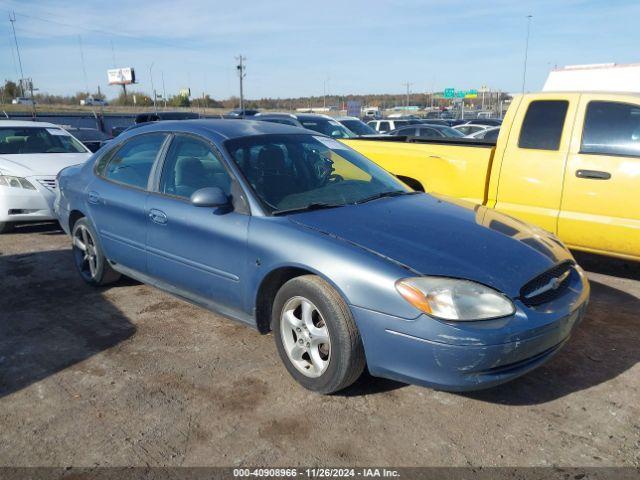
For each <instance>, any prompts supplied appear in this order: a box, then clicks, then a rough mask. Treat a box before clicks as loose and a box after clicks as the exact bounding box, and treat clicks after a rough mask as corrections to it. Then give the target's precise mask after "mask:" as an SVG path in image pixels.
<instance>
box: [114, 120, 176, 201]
mask: <svg viewBox="0 0 640 480" xmlns="http://www.w3.org/2000/svg"><path fill="white" fill-rule="evenodd" d="M166 138H167V135H166V134H164V133H153V134H149V135H140V136H138V137H135V138H132V139H131V140H129V141H128V142H126V143H125V144H124V145H123V146H122V147H121V148H120V150H118V151H117V152H116V153H115V154H114V155H113V156H112V157H111V158H110V159H109V163H108V164H107V166H106V169H104V172H103V176H104V177H105V178H107V179H109V180H111V181H113V182H117V183H122V184H124V185H129V186H131V187H135V188H140V189H146V188H147V183H148V181H149V173H150V172H151V168H152V167H153V163H154V162H155V161H156V157H157V156H158V153H159V152H160V148H162V144H163V143H164V141H165V139H166Z"/></svg>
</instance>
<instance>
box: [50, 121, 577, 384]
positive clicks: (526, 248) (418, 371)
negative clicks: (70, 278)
mask: <svg viewBox="0 0 640 480" xmlns="http://www.w3.org/2000/svg"><path fill="white" fill-rule="evenodd" d="M354 141H357V140H354ZM359 141H361V142H365V140H359ZM58 181H59V185H60V187H59V195H58V196H57V197H56V213H57V214H58V218H59V221H60V224H61V225H62V227H63V228H64V230H65V232H67V233H68V234H70V237H71V238H70V240H71V247H72V254H73V259H74V263H75V266H76V268H77V270H78V273H79V275H80V277H81V278H82V279H83V280H84V281H85V282H86V283H88V284H90V285H92V286H96V287H98V286H101V285H106V284H109V283H113V282H115V281H116V280H117V279H118V277H120V275H125V276H128V277H132V278H134V279H137V280H139V281H142V282H145V283H148V284H151V285H154V286H156V287H159V288H160V289H163V290H165V291H167V292H170V293H172V294H174V295H176V296H178V297H180V298H184V299H187V300H189V301H190V302H192V303H195V304H197V305H200V306H203V307H205V308H208V309H210V310H213V311H215V312H217V313H220V314H222V315H225V316H227V317H230V318H233V319H235V320H237V321H239V322H241V323H244V324H246V325H249V326H252V327H254V328H256V329H257V330H258V331H259V332H261V333H268V332H269V331H270V330H273V338H274V340H275V344H276V348H277V351H278V354H279V356H280V358H281V360H282V362H283V364H284V366H285V368H286V369H287V370H288V371H289V373H290V375H291V376H292V377H293V378H294V379H295V380H296V381H297V382H299V383H300V384H301V385H302V386H303V387H305V388H307V389H309V390H312V391H314V392H318V393H323V394H328V393H333V392H337V391H340V390H342V389H344V388H346V387H348V386H349V385H351V384H353V383H354V382H355V381H356V380H357V379H358V377H359V376H360V375H361V374H362V372H363V371H364V370H365V368H367V369H368V371H369V373H371V374H372V375H373V376H379V377H386V378H392V379H395V380H399V381H402V382H409V383H417V384H420V385H426V386H432V387H435V388H438V389H442V390H456V391H458V390H476V389H481V388H487V387H490V386H493V385H497V384H499V383H504V382H507V381H509V380H512V379H514V378H516V377H519V376H521V375H524V374H525V373H527V372H529V371H531V370H533V369H535V368H537V367H539V366H540V365H542V364H544V363H545V362H546V361H547V360H549V359H550V358H552V357H553V356H554V355H555V354H556V353H557V352H558V351H559V350H561V349H562V347H563V346H564V345H566V343H567V342H568V341H569V339H570V337H571V334H572V332H573V331H574V330H575V328H576V327H577V326H578V325H579V323H580V321H581V319H582V317H583V315H584V312H585V307H586V304H587V302H588V298H589V285H588V281H587V278H586V275H585V273H584V272H583V271H582V270H581V269H580V267H578V266H577V265H576V264H575V261H574V260H573V258H572V256H571V254H570V253H569V251H568V250H567V249H566V248H565V247H564V246H563V245H562V244H561V243H560V242H559V241H556V239H555V238H553V237H552V236H551V235H549V234H546V233H545V232H543V231H542V230H539V229H533V228H531V227H529V226H527V225H526V224H524V223H522V222H519V221H517V220H515V219H512V218H511V217H508V216H506V215H503V214H500V213H498V212H495V211H492V210H489V209H487V208H485V207H481V206H477V205H472V204H469V203H464V202H458V203H452V202H450V201H448V200H447V199H445V198H439V197H434V196H431V195H427V194H424V193H421V192H415V191H412V190H411V189H410V188H408V187H407V186H406V185H405V184H403V183H402V182H401V181H400V180H398V179H397V178H395V177H394V176H393V175H391V174H390V173H388V172H386V171H385V170H383V169H382V168H380V167H378V166H377V165H375V164H374V163H373V162H372V161H370V160H368V159H367V158H365V157H364V156H362V155H360V154H358V153H357V152H356V151H355V150H353V149H352V148H349V147H348V146H346V145H345V144H344V143H342V142H338V141H336V140H335V139H333V138H330V137H328V136H326V135H322V134H319V133H317V132H311V131H309V130H303V129H300V128H298V127H292V126H288V125H281V124H275V123H272V122H260V121H252V120H243V121H237V122H236V121H229V120H195V121H188V122H165V123H164V124H160V123H155V124H147V125H145V126H143V127H140V128H139V129H137V130H135V131H132V132H130V133H129V134H125V135H123V136H122V137H121V138H120V139H119V140H117V141H115V142H114V143H113V146H112V148H106V149H103V151H102V152H101V153H100V154H96V155H94V157H93V158H92V159H91V160H90V161H89V162H87V163H86V164H84V165H82V166H76V167H71V168H67V169H65V170H63V171H62V172H61V173H60V175H59V177H58ZM487 216H490V218H487ZM554 275H556V276H554ZM558 275H560V276H558ZM554 279H557V282H556V281H554ZM261 343H264V342H261ZM231 354H233V353H231ZM236 354H237V355H239V356H240V355H242V351H238V352H236ZM256 368H260V366H259V365H256Z"/></svg>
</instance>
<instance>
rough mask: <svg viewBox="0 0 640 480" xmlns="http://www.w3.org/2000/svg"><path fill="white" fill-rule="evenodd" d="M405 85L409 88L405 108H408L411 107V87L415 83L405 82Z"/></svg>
mask: <svg viewBox="0 0 640 480" xmlns="http://www.w3.org/2000/svg"><path fill="white" fill-rule="evenodd" d="M403 85H404V86H405V87H407V104H406V105H405V106H406V107H408V106H409V95H410V94H411V92H410V89H411V85H413V83H409V82H405V83H403Z"/></svg>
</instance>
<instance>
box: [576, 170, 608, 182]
mask: <svg viewBox="0 0 640 480" xmlns="http://www.w3.org/2000/svg"><path fill="white" fill-rule="evenodd" d="M576 177H578V178H589V179H592V180H609V179H610V178H611V174H610V173H609V172H601V171H600V170H576Z"/></svg>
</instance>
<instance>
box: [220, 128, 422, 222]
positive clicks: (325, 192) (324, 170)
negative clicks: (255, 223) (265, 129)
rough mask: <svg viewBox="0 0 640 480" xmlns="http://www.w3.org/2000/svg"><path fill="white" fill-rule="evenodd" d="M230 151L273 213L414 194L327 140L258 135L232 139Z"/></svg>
mask: <svg viewBox="0 0 640 480" xmlns="http://www.w3.org/2000/svg"><path fill="white" fill-rule="evenodd" d="M225 146H226V148H227V151H228V152H229V154H230V155H231V157H232V158H233V160H234V161H235V162H236V163H237V164H238V166H239V167H240V169H241V170H242V173H243V174H244V176H245V177H246V179H247V181H248V182H249V183H250V184H251V186H252V187H253V189H254V191H255V192H256V194H257V196H258V197H259V198H260V199H261V200H262V202H263V203H264V204H265V205H266V207H267V209H268V210H269V211H270V212H271V213H277V212H278V211H282V210H300V209H306V208H311V207H313V206H321V207H326V206H342V205H345V204H355V203H360V202H362V201H366V200H368V199H372V198H374V197H375V198H378V197H379V196H384V195H387V194H405V193H410V192H411V190H410V189H408V188H407V187H406V186H405V185H404V184H403V183H401V182H400V181H398V180H397V179H396V178H395V177H393V176H392V175H391V174H389V173H387V172H386V171H384V170H383V169H382V168H380V167H378V166H377V165H376V164H374V163H373V162H371V161H370V160H368V159H367V158H365V157H363V156H362V155H360V154H359V153H357V152H356V151H355V150H352V149H350V148H349V147H347V146H345V145H343V144H342V143H340V142H338V141H336V140H333V139H330V138H327V137H321V136H315V135H306V134H293V135H258V136H253V137H243V138H237V139H234V140H228V141H226V142H225Z"/></svg>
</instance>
